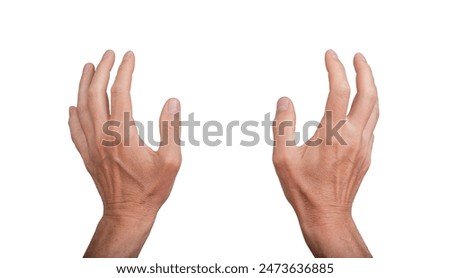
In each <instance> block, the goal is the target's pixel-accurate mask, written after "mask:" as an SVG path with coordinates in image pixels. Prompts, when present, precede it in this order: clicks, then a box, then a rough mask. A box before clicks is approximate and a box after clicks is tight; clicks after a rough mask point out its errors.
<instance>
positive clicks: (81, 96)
mask: <svg viewBox="0 0 450 278" xmlns="http://www.w3.org/2000/svg"><path fill="white" fill-rule="evenodd" d="M94 73H95V67H94V65H93V64H91V63H87V64H86V65H84V68H83V73H82V75H81V79H80V83H79V86H78V102H77V108H76V109H75V112H76V113H77V118H78V120H79V123H80V126H81V128H82V129H83V131H84V134H85V135H90V134H93V133H94V126H93V123H92V120H91V115H90V113H89V109H88V90H89V86H90V85H91V81H92V77H93V76H94ZM72 110H73V109H72Z"/></svg>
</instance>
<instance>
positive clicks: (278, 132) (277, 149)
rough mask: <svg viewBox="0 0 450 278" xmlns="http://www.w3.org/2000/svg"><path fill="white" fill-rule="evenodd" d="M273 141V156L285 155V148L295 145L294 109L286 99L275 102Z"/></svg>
mask: <svg viewBox="0 0 450 278" xmlns="http://www.w3.org/2000/svg"><path fill="white" fill-rule="evenodd" d="M273 139H274V155H277V154H280V155H283V154H286V152H287V151H288V150H287V147H289V146H294V145H295V109H294V105H293V103H292V101H291V100H290V99H289V98H287V97H282V98H280V99H279V100H278V102H277V112H276V114H275V121H274V126H273Z"/></svg>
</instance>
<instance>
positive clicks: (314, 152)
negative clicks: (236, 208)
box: [273, 50, 379, 258]
mask: <svg viewBox="0 0 450 278" xmlns="http://www.w3.org/2000/svg"><path fill="white" fill-rule="evenodd" d="M353 62H354V67H355V70H356V86H357V94H356V96H355V98H354V100H353V102H352V105H351V108H350V112H349V113H348V114H347V110H348V109H347V108H348V104H349V97H350V87H349V84H348V81H347V77H346V73H345V69H344V66H343V65H342V63H341V62H340V61H339V58H338V57H337V55H336V53H335V52H334V51H332V50H329V51H327V52H326V54H325V64H326V68H327V71H328V78H329V83H330V92H329V95H328V100H327V104H326V108H325V111H332V116H333V117H332V119H327V118H326V117H325V115H324V117H323V118H322V121H321V125H322V128H318V130H317V131H316V133H315V134H314V136H313V137H312V138H311V139H310V140H309V141H308V142H306V143H305V144H304V145H302V146H300V147H297V146H292V145H289V144H288V141H291V140H292V139H293V138H294V131H295V110H294V105H293V103H292V102H291V100H290V99H288V98H286V97H283V98H280V99H279V100H278V103H277V112H276V116H275V125H274V128H273V132H274V138H275V146H274V149H273V163H274V166H275V170H276V172H277V175H278V177H279V180H280V183H281V186H282V188H283V191H284V194H285V196H286V198H287V200H288V201H289V203H290V204H291V205H292V207H293V208H294V211H295V213H296V214H297V217H298V220H299V223H300V227H301V230H302V233H303V236H304V238H305V241H306V243H307V245H308V247H309V248H310V250H311V252H312V253H313V255H314V256H315V257H334V258H340V257H353V258H356V257H372V255H371V254H370V252H369V250H368V248H367V246H366V245H365V243H364V240H363V238H362V237H361V235H360V233H359V231H358V229H357V227H356V225H355V222H354V221H353V218H352V204H353V200H354V199H355V196H356V193H357V191H358V188H359V186H360V184H361V182H362V180H363V178H364V175H365V174H366V172H367V170H368V169H369V165H370V157H371V152H372V146H373V141H374V135H373V131H374V129H375V126H376V123H377V120H378V116H379V109H378V97H377V88H376V86H375V82H374V79H373V76H372V71H371V68H370V66H369V64H368V63H367V61H366V59H365V58H364V56H363V55H362V54H359V53H358V54H356V55H355V57H354V61H353ZM341 120H344V121H345V124H344V125H343V126H342V128H340V129H339V134H340V135H341V137H342V138H343V139H344V140H345V142H346V143H347V145H343V144H340V143H339V142H338V140H337V139H336V138H335V137H333V138H332V140H331V142H329V143H331V144H327V142H326V134H325V130H326V129H325V128H324V127H325V126H326V124H327V121H331V123H330V122H329V123H328V124H332V126H335V125H336V124H337V123H338V122H339V121H341ZM283 122H288V123H291V126H288V125H286V124H282V123H283ZM292 123H293V124H292ZM318 139H319V140H322V141H321V142H322V143H321V144H319V145H316V146H313V145H314V144H311V143H313V142H318V141H316V140H318Z"/></svg>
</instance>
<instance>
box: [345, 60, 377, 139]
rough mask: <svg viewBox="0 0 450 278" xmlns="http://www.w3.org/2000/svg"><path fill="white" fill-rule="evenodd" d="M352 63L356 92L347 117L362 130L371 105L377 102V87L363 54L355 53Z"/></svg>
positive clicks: (370, 112)
mask: <svg viewBox="0 0 450 278" xmlns="http://www.w3.org/2000/svg"><path fill="white" fill-rule="evenodd" d="M353 63H354V66H355V70H356V88H357V93H356V96H355V99H354V100H353V103H352V107H351V109H350V112H349V114H348V119H349V121H350V122H352V123H353V124H355V125H356V126H358V127H359V129H360V130H361V131H362V130H363V129H364V127H365V126H366V124H367V122H368V121H369V118H370V115H371V114H372V110H373V107H374V106H375V104H376V102H377V88H376V86H375V81H374V79H373V75H372V70H371V68H370V66H369V64H368V63H367V61H366V59H365V58H364V56H363V55H362V54H360V53H358V54H356V55H355V58H354V61H353Z"/></svg>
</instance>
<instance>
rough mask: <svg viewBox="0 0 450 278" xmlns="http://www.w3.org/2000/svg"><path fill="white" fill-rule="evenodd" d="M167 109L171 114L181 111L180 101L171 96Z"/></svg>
mask: <svg viewBox="0 0 450 278" xmlns="http://www.w3.org/2000/svg"><path fill="white" fill-rule="evenodd" d="M167 110H168V111H169V113H170V114H176V113H178V112H180V102H179V101H178V99H176V98H171V99H170V100H169V103H168V104H167Z"/></svg>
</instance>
